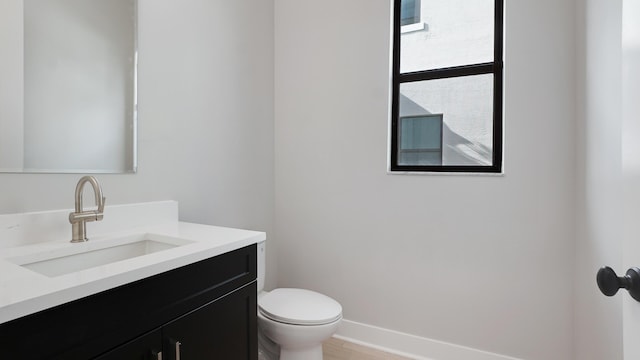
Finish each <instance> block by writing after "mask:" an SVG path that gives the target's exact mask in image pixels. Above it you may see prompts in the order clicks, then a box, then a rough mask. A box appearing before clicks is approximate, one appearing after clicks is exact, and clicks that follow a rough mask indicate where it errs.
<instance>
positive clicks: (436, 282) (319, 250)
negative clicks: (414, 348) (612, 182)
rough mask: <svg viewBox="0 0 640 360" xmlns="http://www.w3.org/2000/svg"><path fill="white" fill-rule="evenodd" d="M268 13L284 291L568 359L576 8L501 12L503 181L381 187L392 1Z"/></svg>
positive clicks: (528, 4)
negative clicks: (322, 296)
mask: <svg viewBox="0 0 640 360" xmlns="http://www.w3.org/2000/svg"><path fill="white" fill-rule="evenodd" d="M275 3H276V6H275V19H276V20H275V34H276V35H275V37H276V51H275V54H276V61H275V69H276V72H275V78H276V86H275V89H276V90H275V104H276V105H275V110H276V117H275V122H276V129H275V144H276V147H275V154H276V164H275V175H276V233H277V236H278V254H277V255H278V259H279V264H278V285H280V286H304V287H308V288H311V289H315V290H318V291H321V292H324V293H326V294H328V295H330V296H333V297H335V298H336V299H337V300H339V301H340V302H341V303H342V305H343V306H344V315H345V317H346V318H347V319H349V320H353V321H358V322H362V323H366V324H370V325H375V326H380V327H384V328H389V329H393V330H397V331H402V332H406V333H410V334H414V335H418V336H422V337H426V338H431V339H436V340H442V341H447V342H452V343H456V344H461V345H464V346H469V347H472V348H477V349H482V350H488V351H492V352H497V353H501V354H506V355H511V356H515V357H520V358H524V359H544V360H555V359H557V360H566V359H571V358H572V329H573V327H572V321H573V315H572V292H573V291H572V286H571V282H572V274H573V268H574V265H573V258H574V255H573V251H574V249H573V239H574V236H575V219H574V215H573V213H574V212H573V210H574V201H575V199H574V189H573V187H574V183H575V164H574V159H575V135H574V127H575V123H574V118H575V109H574V108H575V106H574V91H575V80H576V79H575V71H574V66H575V44H574V39H575V25H574V11H575V9H574V2H573V0H562V1H558V0H543V1H507V4H506V56H505V61H506V66H505V79H506V82H505V131H506V142H505V175H504V176H502V177H493V176H397V175H388V174H386V173H385V169H386V162H387V160H386V156H387V148H386V147H387V121H388V116H387V114H388V81H389V77H388V69H389V44H388V41H387V39H389V29H390V26H389V17H390V14H389V12H390V1H389V0H375V1H371V0H348V1H344V0H326V1H321V2H319V1H298V0H277V1H276V2H275ZM310 14H312V16H311V15H310Z"/></svg>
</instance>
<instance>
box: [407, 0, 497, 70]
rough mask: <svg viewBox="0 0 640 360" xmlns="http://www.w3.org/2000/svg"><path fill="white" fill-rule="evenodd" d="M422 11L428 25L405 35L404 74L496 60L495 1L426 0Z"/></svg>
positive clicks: (421, 13)
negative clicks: (494, 46)
mask: <svg viewBox="0 0 640 360" xmlns="http://www.w3.org/2000/svg"><path fill="white" fill-rule="evenodd" d="M404 3H405V1H403V2H402V5H403V8H404ZM419 10H420V16H418V19H420V21H422V22H424V23H426V26H425V29H424V30H422V31H414V32H408V33H404V34H402V35H401V40H400V45H401V47H400V58H401V60H400V72H401V73H406V72H413V71H421V70H431V69H438V68H446V67H452V66H460V65H471V64H480V63H485V62H492V61H493V60H494V59H493V42H494V41H493V36H494V29H493V28H494V0H449V1H442V0H422V1H421V5H420V8H419Z"/></svg>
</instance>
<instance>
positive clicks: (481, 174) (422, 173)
mask: <svg viewBox="0 0 640 360" xmlns="http://www.w3.org/2000/svg"><path fill="white" fill-rule="evenodd" d="M387 175H418V176H434V175H435V176H473V177H484V176H486V177H504V176H505V174H504V171H502V172H499V173H494V172H444V171H442V172H440V171H398V170H393V171H392V170H387Z"/></svg>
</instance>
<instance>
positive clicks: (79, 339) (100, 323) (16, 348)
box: [0, 245, 257, 360]
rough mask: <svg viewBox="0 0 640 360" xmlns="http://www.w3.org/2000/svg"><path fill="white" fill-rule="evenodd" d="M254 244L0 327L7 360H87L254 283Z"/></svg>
mask: <svg viewBox="0 0 640 360" xmlns="http://www.w3.org/2000/svg"><path fill="white" fill-rule="evenodd" d="M256 266H257V265H256V245H251V246H247V247H244V248H241V249H238V250H235V251H231V252H229V253H226V254H222V255H219V256H216V257H213V258H210V259H206V260H203V261H200V262H197V263H194V264H190V265H187V266H184V267H181V268H178V269H174V270H171V271H167V272H164V273H161V274H157V275H154V276H152V277H149V278H146V279H142V280H139V281H136V282H133V283H130V284H126V285H123V286H120V287H117V288H114V289H111V290H107V291H104V292H101V293H98V294H95V295H91V296H88V297H85V298H82V299H78V300H75V301H72V302H69V303H67V304H63V305H60V306H57V307H54V308H51V309H48V310H44V311H41V312H38V313H35V314H32V315H29V316H25V317H23V318H20V319H16V320H13V321H10V322H7V323H4V324H0V345H1V346H2V349H3V357H4V356H7V358H8V359H16V360H19V359H89V358H92V357H95V356H97V355H99V354H101V353H103V352H105V351H107V350H109V349H111V348H113V347H114V346H116V345H119V344H122V343H125V342H127V341H128V340H130V339H133V338H135V337H137V336H140V335H142V334H144V333H146V332H148V331H150V330H153V329H154V328H158V327H160V326H161V325H163V324H165V323H167V322H169V321H171V320H173V319H175V318H177V317H179V316H181V315H183V314H186V313H187V312H189V311H191V310H193V309H196V308H198V307H201V306H203V305H204V304H207V303H209V302H211V301H213V300H215V299H217V298H219V297H221V296H223V295H224V294H227V293H229V292H231V291H233V290H235V289H237V288H240V287H242V286H244V285H246V284H248V283H250V282H252V281H254V280H255V279H256Z"/></svg>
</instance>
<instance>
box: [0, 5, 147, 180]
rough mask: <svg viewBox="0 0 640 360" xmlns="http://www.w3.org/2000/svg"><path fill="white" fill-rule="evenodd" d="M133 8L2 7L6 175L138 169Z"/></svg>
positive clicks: (0, 73)
mask: <svg viewBox="0 0 640 360" xmlns="http://www.w3.org/2000/svg"><path fill="white" fill-rule="evenodd" d="M136 9H137V1H136V0H91V1H88V0H2V1H0V79H2V80H1V81H0V171H1V172H47V173H76V172H78V173H127V172H135V171H136V167H137V164H136V108H137V104H136V65H137V48H136V45H137V44H136V18H137V16H136Z"/></svg>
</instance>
